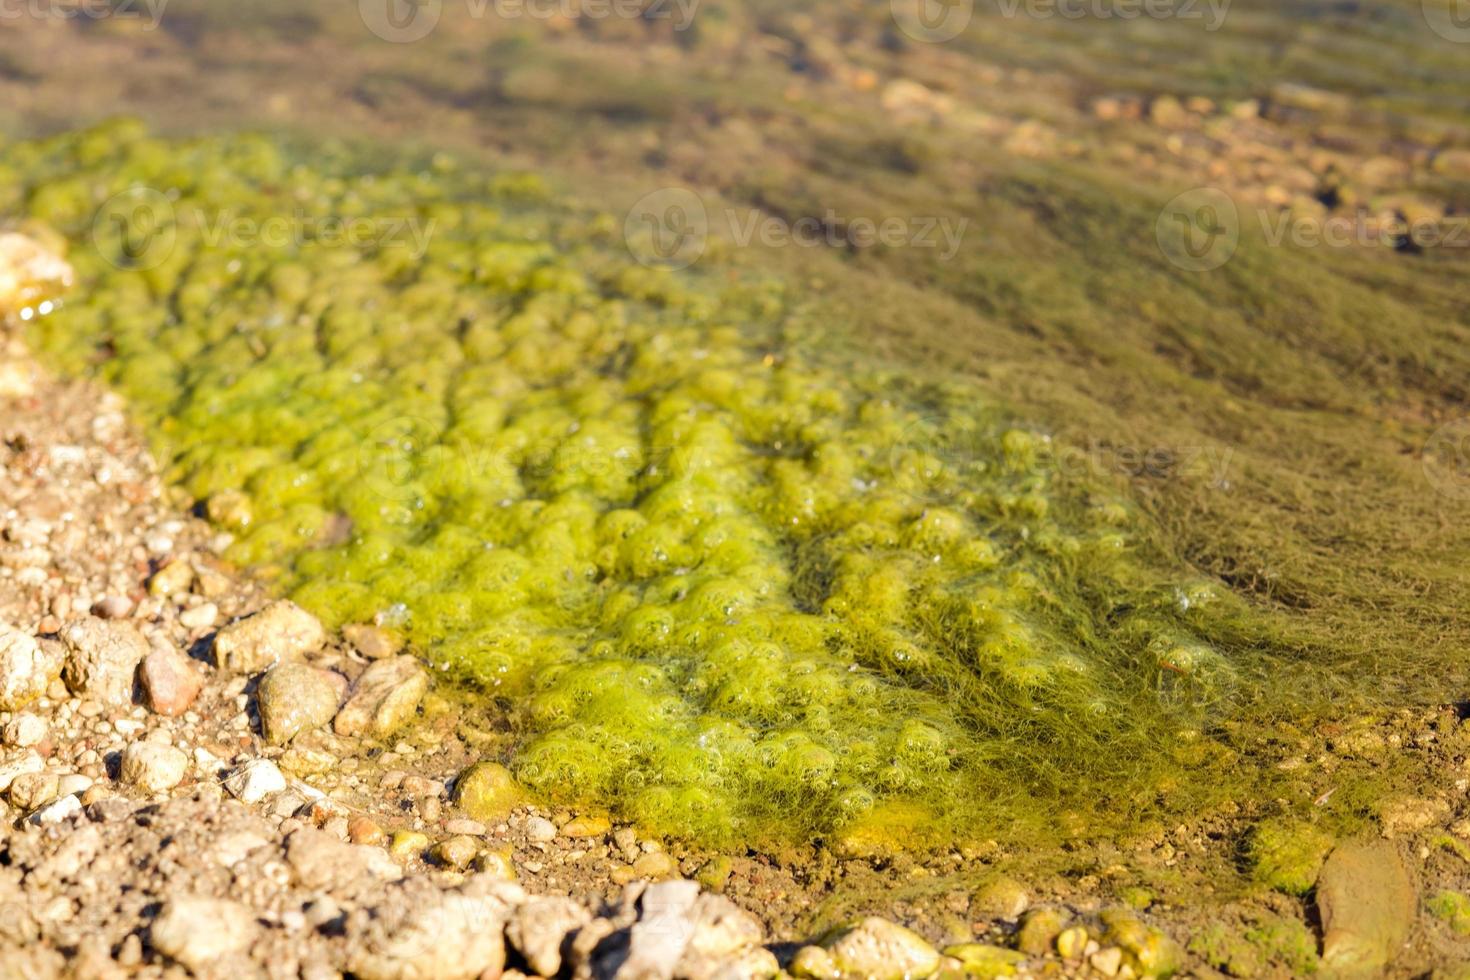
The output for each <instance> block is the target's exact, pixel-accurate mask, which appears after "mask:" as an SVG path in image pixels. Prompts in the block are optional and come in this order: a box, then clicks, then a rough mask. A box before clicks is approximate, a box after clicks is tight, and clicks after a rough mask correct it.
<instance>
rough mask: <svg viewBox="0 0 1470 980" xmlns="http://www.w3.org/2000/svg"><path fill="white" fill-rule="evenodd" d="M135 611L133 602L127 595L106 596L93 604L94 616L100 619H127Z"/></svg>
mask: <svg viewBox="0 0 1470 980" xmlns="http://www.w3.org/2000/svg"><path fill="white" fill-rule="evenodd" d="M132 611H133V600H131V599H129V598H128V597H127V596H125V595H110V596H104V597H103V598H101V599H98V600H97V601H96V602H94V603H92V615H93V616H96V617H97V618H98V619H127V618H128V616H129V615H131V614H132Z"/></svg>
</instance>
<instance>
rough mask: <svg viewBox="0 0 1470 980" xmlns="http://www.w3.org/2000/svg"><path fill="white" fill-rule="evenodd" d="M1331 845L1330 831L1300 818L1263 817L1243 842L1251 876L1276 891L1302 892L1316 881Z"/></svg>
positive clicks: (1306, 890) (1292, 893) (1305, 891)
mask: <svg viewBox="0 0 1470 980" xmlns="http://www.w3.org/2000/svg"><path fill="white" fill-rule="evenodd" d="M1332 845H1333V838H1332V836H1331V835H1330V834H1328V833H1326V832H1325V831H1323V830H1322V829H1320V828H1319V827H1316V826H1314V825H1312V824H1309V823H1306V822H1304V821H1300V820H1293V819H1288V818H1273V819H1270V820H1263V821H1261V822H1260V823H1259V824H1257V825H1256V826H1255V827H1254V828H1253V829H1252V831H1251V834H1250V837H1249V840H1248V841H1247V843H1246V858H1247V862H1248V864H1249V865H1250V872H1251V877H1252V878H1254V879H1255V880H1256V881H1259V882H1261V883H1262V884H1264V885H1267V886H1269V887H1271V888H1274V889H1276V890H1277V891H1282V892H1286V893H1287V894H1289V895H1305V894H1306V893H1307V892H1309V891H1311V890H1312V886H1313V885H1315V884H1316V883H1317V874H1318V872H1320V871H1321V870H1322V863H1323V862H1324V861H1326V860H1327V853H1328V852H1329V851H1331V850H1332Z"/></svg>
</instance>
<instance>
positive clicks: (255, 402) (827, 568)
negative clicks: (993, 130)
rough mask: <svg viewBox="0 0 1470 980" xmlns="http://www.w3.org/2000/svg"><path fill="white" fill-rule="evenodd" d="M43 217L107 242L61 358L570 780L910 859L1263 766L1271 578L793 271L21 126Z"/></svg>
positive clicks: (30, 191) (416, 189)
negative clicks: (1213, 558)
mask: <svg viewBox="0 0 1470 980" xmlns="http://www.w3.org/2000/svg"><path fill="white" fill-rule="evenodd" d="M0 205H3V209H4V210H5V211H6V212H8V213H12V214H25V215H27V216H29V217H30V218H33V219H37V220H40V221H43V222H46V223H48V224H49V225H51V226H53V227H56V228H59V229H61V230H62V231H64V232H65V233H66V234H67V235H69V236H70V238H71V239H72V242H73V250H72V253H71V256H70V257H71V260H72V261H73V263H74V265H75V267H76V270H77V273H78V277H79V286H78V288H77V289H76V291H75V293H74V294H73V295H72V296H71V297H70V298H69V300H68V301H67V302H66V304H65V305H64V307H63V308H62V309H60V310H59V311H57V312H55V313H52V314H51V315H48V316H46V317H42V318H39V319H38V320H37V321H36V322H35V323H34V324H33V336H34V338H35V340H36V342H37V344H38V346H40V347H41V348H43V349H44V350H46V351H47V352H49V353H50V354H51V356H52V357H53V358H54V359H55V360H56V361H57V362H59V363H60V364H62V365H64V366H66V367H68V368H71V369H73V370H76V371H84V370H86V371H94V372H96V373H98V374H100V375H101V376H102V377H103V378H105V379H106V380H108V381H109V382H110V383H112V384H113V385H115V386H116V387H117V388H119V389H120V390H121V391H123V392H124V393H125V394H126V395H127V396H128V397H129V398H130V399H131V400H132V403H133V405H134V406H135V407H136V410H137V412H138V413H139V415H140V417H141V418H142V420H143V421H144V422H145V424H146V425H147V426H148V427H149V428H150V430H151V431H152V432H153V433H154V434H155V435H156V437H157V445H158V449H159V452H160V453H161V455H162V457H163V459H164V461H165V463H166V465H167V467H168V471H169V473H170V475H171V476H172V478H173V479H174V480H176V481H177V482H178V483H180V484H181V485H182V486H183V487H184V488H186V489H187V491H188V492H189V493H190V494H191V495H192V496H193V498H194V499H196V500H198V501H200V502H201V503H202V504H203V505H204V506H205V507H206V509H207V512H208V513H209V514H210V515H211V516H212V517H214V518H215V519H216V520H218V521H219V522H220V523H222V524H223V525H225V526H227V527H228V528H229V529H230V530H231V531H233V532H234V534H235V535H236V537H235V541H234V544H233V545H232V547H231V548H230V551H229V556H230V557H231V558H233V559H234V560H235V561H237V562H238V563H239V564H241V565H242V566H247V567H251V568H253V569H256V570H257V571H258V572H259V573H260V574H262V575H264V576H266V577H268V578H270V579H271V580H273V581H275V582H276V583H277V584H278V586H279V588H280V589H281V590H282V591H284V592H287V593H289V594H291V595H292V596H293V597H294V598H295V599H296V600H297V601H298V602H300V603H302V604H303V605H305V606H306V607H308V608H310V609H311V610H313V611H314V612H316V613H317V614H319V615H321V616H322V617H323V618H324V619H325V620H327V621H328V623H329V624H331V625H333V626H340V625H343V624H347V623H351V622H360V621H377V622H379V623H385V624H388V625H391V626H393V627H395V628H397V629H400V630H401V631H403V632H404V633H405V634H406V635H407V637H408V638H409V640H410V642H411V643H412V645H413V647H414V648H415V649H417V650H418V651H420V652H421V653H422V654H423V655H424V657H425V658H426V659H427V660H428V661H430V662H431V663H433V664H435V665H437V666H439V667H441V668H442V669H444V670H446V671H449V672H452V673H454V674H456V675H458V676H459V677H461V678H462V679H463V680H464V681H465V682H466V683H467V684H469V685H471V687H472V688H473V689H475V690H477V691H479V692H481V693H482V695H483V696H484V697H485V698H493V699H495V701H496V702H497V704H498V705H499V706H500V707H501V708H502V709H503V710H504V711H505V712H506V713H507V715H508V717H509V719H510V722H511V725H512V730H513V732H514V736H515V744H514V746H513V748H512V751H511V752H510V754H509V757H508V758H506V759H505V760H503V761H505V762H506V763H507V764H508V766H509V767H510V769H511V771H512V772H513V773H514V775H515V777H516V778H517V780H518V781H519V782H520V783H521V784H522V785H523V786H525V787H526V788H528V789H529V790H530V791H531V792H533V793H536V794H539V795H541V796H543V797H545V798H549V799H553V800H562V801H567V802H575V803H584V804H593V805H597V806H601V807H606V808H607V809H609V810H610V811H612V812H615V813H617V814H620V815H622V816H625V817H628V818H632V819H636V820H638V821H640V822H642V823H643V824H645V825H646V826H648V827H650V828H652V829H654V830H657V831H662V832H666V833H671V834H678V835H682V836H686V837H691V838H695V839H698V840H702V841H705V842H710V843H719V842H728V841H732V840H736V839H740V840H752V839H771V838H787V839H791V838H800V839H808V838H811V837H814V836H815V837H821V836H829V837H834V838H837V837H840V838H842V839H843V840H844V841H845V842H847V843H848V844H849V845H851V846H853V847H856V848H858V849H862V848H867V847H871V848H874V849H883V848H884V847H886V846H892V845H893V844H894V843H895V842H897V843H900V844H903V845H906V846H922V845H924V844H925V843H928V842H932V841H937V840H941V839H953V838H956V837H963V836H994V835H998V834H1004V833H1007V832H1009V831H1010V830H1012V829H1013V828H1015V827H1017V826H1029V827H1037V826H1040V825H1042V824H1044V823H1046V822H1048V821H1049V820H1052V819H1053V818H1054V816H1055V815H1057V814H1062V813H1066V812H1077V811H1081V812H1085V813H1087V814H1088V815H1089V819H1090V821H1091V823H1092V824H1093V825H1094V826H1096V827H1099V828H1101V827H1105V826H1109V825H1115V824H1116V823H1121V822H1124V821H1129V820H1132V819H1134V818H1135V817H1136V816H1137V814H1138V813H1139V812H1140V811H1142V810H1146V809H1151V808H1155V807H1157V806H1159V805H1161V804H1162V805H1164V806H1166V807H1168V806H1171V805H1172V806H1175V807H1185V806H1189V805H1191V803H1192V802H1194V801H1197V800H1199V799H1202V798H1208V797H1210V796H1211V795H1216V794H1219V793H1221V792H1223V791H1224V787H1227V786H1229V785H1238V784H1239V782H1240V778H1241V777H1239V776H1238V775H1237V776H1236V777H1235V779H1234V780H1231V779H1230V778H1228V775H1227V774H1228V772H1229V769H1230V765H1231V755H1230V752H1229V751H1228V750H1227V749H1226V748H1225V747H1224V746H1223V745H1222V744H1220V743H1219V742H1217V741H1216V740H1215V739H1214V738H1213V735H1214V733H1215V731H1216V729H1214V728H1213V727H1212V726H1213V725H1214V724H1215V722H1217V721H1220V720H1224V719H1227V718H1229V717H1230V715H1231V712H1232V710H1233V709H1234V708H1235V707H1237V706H1239V705H1242V704H1245V703H1248V702H1249V701H1251V700H1252V699H1253V698H1255V697H1256V696H1257V695H1258V694H1259V693H1260V692H1261V691H1262V690H1263V687H1264V681H1263V677H1264V675H1265V671H1266V667H1267V663H1268V662H1267V656H1266V654H1265V653H1264V652H1263V650H1262V645H1263V644H1262V642H1261V640H1260V639H1259V638H1258V636H1257V632H1258V631H1257V630H1256V629H1255V627H1253V626H1252V625H1251V624H1252V622H1253V620H1252V618H1251V616H1250V615H1248V614H1247V613H1246V612H1245V611H1244V610H1243V609H1242V608H1241V606H1240V604H1239V603H1238V602H1237V600H1235V599H1234V598H1232V597H1231V596H1230V595H1229V594H1228V593H1225V592H1222V591H1221V590H1219V589H1217V588H1216V587H1215V586H1214V585H1213V584H1212V583H1210V582H1207V581H1199V580H1194V579H1191V578H1189V577H1188V576H1187V575H1184V574H1183V573H1180V572H1177V571H1174V572H1169V571H1167V570H1166V568H1167V566H1166V565H1165V564H1164V563H1162V562H1161V561H1159V560H1158V559H1157V558H1156V557H1155V556H1154V555H1153V554H1152V553H1151V552H1150V551H1149V549H1148V548H1147V547H1146V546H1145V545H1144V542H1145V541H1146V539H1147V535H1146V533H1143V531H1142V530H1141V529H1139V528H1137V527H1135V526H1134V524H1135V518H1134V517H1133V516H1132V513H1131V510H1130V508H1129V507H1128V506H1127V504H1126V502H1120V501H1119V500H1117V499H1115V498H1113V497H1111V496H1107V495H1099V494H1095V493H1091V492H1089V490H1088V489H1087V487H1086V486H1085V482H1086V481H1079V480H1078V479H1076V475H1075V474H1073V473H1070V472H1064V471H1062V470H1060V469H1059V467H1058V453H1057V452H1056V450H1055V448H1054V447H1053V446H1052V445H1051V443H1050V441H1049V440H1048V439H1047V437H1046V436H1045V435H1044V434H1042V433H1038V432H1035V431H1031V430H1028V429H1025V428H1020V427H1016V426H1014V425H1012V424H1010V423H1007V422H1006V421H1005V420H1004V417H1003V416H1002V415H1001V414H1000V413H999V412H998V411H996V410H995V409H994V407H992V406H987V405H985V404H983V403H978V404H977V403H976V402H975V401H974V393H972V392H953V391H947V390H944V389H942V388H936V387H934V386H930V385H925V384H923V383H922V382H921V379H914V378H906V377H902V376H896V375H892V374H884V373H882V372H878V371H874V370H872V369H870V368H866V367H863V366H862V365H842V364H835V363H833V362H832V359H831V358H823V357H817V356H812V354H811V351H810V349H809V348H810V345H809V344H807V343H806V342H805V339H806V336H807V335H806V331H809V330H814V329H815V327H816V326H817V325H816V323H815V321H814V319H813V314H812V312H811V311H809V310H806V309H805V308H804V307H803V305H802V304H801V303H800V302H799V300H798V299H796V298H794V297H793V295H792V294H791V293H790V292H789V291H788V290H786V289H783V288H782V287H781V286H780V285H779V284H774V283H771V282H769V281H767V280H764V279H754V278H752V277H750V276H748V275H740V274H736V273H735V272H734V271H733V270H732V271H731V273H730V274H729V275H728V276H718V277H716V276H709V277H699V276H695V275H689V276H679V275H675V274H672V273H670V272H667V271H665V270H660V269H650V268H645V267H643V266H641V265H639V264H638V263H636V262H634V261H633V260H632V259H630V258H629V257H628V255H627V253H626V252H625V251H624V250H623V248H622V242H621V240H620V237H619V235H620V231H621V227H622V222H621V221H620V220H619V219H617V218H615V217H613V216H609V215H598V214H595V213H587V212H586V211H585V210H581V209H578V208H576V207H573V206H570V205H567V204H564V203H559V202H557V201H555V200H553V199H552V198H551V197H550V195H548V194H547V193H546V192H545V191H544V190H543V189H542V188H541V185H540V183H539V182H538V181H536V180H534V179H529V178H524V177H515V176H506V175H484V174H478V173H467V172H462V171H459V170H457V169H456V168H454V167H453V166H450V165H446V164H443V163H442V161H440V162H435V163H432V164H429V165H425V166H423V167H419V168H414V167H395V168H385V169H379V170H368V169H363V167H362V165H361V164H359V163H357V162H355V160H354V158H353V157H352V156H351V155H349V154H346V153H344V152H341V151H337V150H330V149H320V150H316V151H313V152H311V153H309V154H301V153H297V152H291V151H288V150H287V149H285V148H283V147H281V146H279V145H277V144H276V143H273V142H271V141H270V140H267V139H264V138H260V137H253V136H239V137H225V138H209V139H202V140H194V141H166V140H162V139H158V138H155V137H151V136H149V135H148V134H146V133H145V132H144V131H143V130H142V129H141V128H140V127H137V126H134V125H132V124H129V123H117V124H111V125H108V126H105V127H102V128H99V129H95V130H90V131H86V132H81V133H76V134H71V135H64V136H59V137H54V138H50V139H46V140H43V141H38V142H26V143H15V144H11V145H9V146H7V147H5V149H4V151H3V153H0ZM272 221H274V222H277V224H276V225H274V226H273V225H272V224H271V222H272ZM282 221H284V222H285V223H284V224H280V222H282ZM333 222H336V224H333ZM272 227H273V228H274V229H275V230H274V231H272V232H270V235H271V237H270V238H269V239H267V237H266V234H267V233H266V231H265V229H267V228H272ZM349 227H351V228H356V229H357V232H358V234H357V235H356V237H353V238H351V239H350V240H346V239H347V236H346V233H345V231H344V229H346V228H349Z"/></svg>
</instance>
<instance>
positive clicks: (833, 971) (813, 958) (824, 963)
mask: <svg viewBox="0 0 1470 980" xmlns="http://www.w3.org/2000/svg"><path fill="white" fill-rule="evenodd" d="M787 970H788V971H789V972H790V973H791V975H792V976H793V977H798V978H800V980H842V973H841V972H840V971H839V970H838V969H837V964H836V963H834V962H832V954H830V953H828V952H827V951H826V950H825V949H823V948H822V947H820V946H803V947H801V949H798V950H797V951H796V955H795V956H793V957H791V964H790V966H788V967H787Z"/></svg>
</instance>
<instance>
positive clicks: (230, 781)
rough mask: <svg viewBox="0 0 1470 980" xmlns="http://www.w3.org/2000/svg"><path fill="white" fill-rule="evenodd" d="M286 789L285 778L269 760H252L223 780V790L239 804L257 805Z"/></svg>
mask: <svg viewBox="0 0 1470 980" xmlns="http://www.w3.org/2000/svg"><path fill="white" fill-rule="evenodd" d="M285 788H286V777H285V776H284V775H282V773H281V770H280V768H279V767H277V766H276V764H275V763H274V762H272V761H270V760H269V759H254V760H251V761H250V762H247V763H245V765H243V766H241V767H240V768H239V769H236V770H235V771H234V772H233V773H231V774H230V775H229V776H228V777H227V778H226V779H225V789H227V790H228V791H229V793H230V795H231V796H233V797H234V798H235V799H237V800H239V801H240V802H241V803H259V802H260V801H261V800H263V799H265V798H266V797H267V796H270V795H271V794H272V793H279V792H281V791H282V790H284V789H285Z"/></svg>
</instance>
